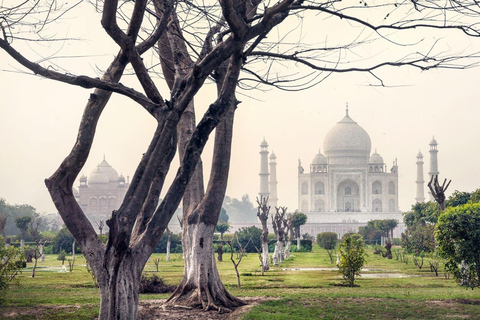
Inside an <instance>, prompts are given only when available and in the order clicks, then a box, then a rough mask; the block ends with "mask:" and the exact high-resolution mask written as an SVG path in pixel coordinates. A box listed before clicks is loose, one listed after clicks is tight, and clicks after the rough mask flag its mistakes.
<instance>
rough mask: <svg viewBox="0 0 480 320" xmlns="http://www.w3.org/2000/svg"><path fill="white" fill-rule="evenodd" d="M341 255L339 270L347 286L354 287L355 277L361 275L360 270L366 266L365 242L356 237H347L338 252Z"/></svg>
mask: <svg viewBox="0 0 480 320" xmlns="http://www.w3.org/2000/svg"><path fill="white" fill-rule="evenodd" d="M338 252H339V255H340V263H339V264H338V268H339V270H340V272H341V273H342V275H343V280H344V281H345V284H346V285H347V286H349V287H353V286H354V284H355V277H356V276H359V275H360V270H361V269H362V267H363V265H364V264H365V261H366V260H365V258H366V256H367V254H366V253H365V248H364V246H363V240H362V239H361V238H360V239H359V238H356V237H347V238H345V240H343V243H342V244H341V245H340V248H339V250H338Z"/></svg>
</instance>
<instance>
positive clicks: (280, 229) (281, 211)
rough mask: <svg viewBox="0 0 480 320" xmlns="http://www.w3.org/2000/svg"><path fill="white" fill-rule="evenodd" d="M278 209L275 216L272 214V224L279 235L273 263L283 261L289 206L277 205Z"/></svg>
mask: <svg viewBox="0 0 480 320" xmlns="http://www.w3.org/2000/svg"><path fill="white" fill-rule="evenodd" d="M275 210H276V211H277V212H276V213H275V216H272V226H273V231H274V232H275V235H276V236H277V243H276V244H275V252H274V253H273V264H274V265H278V264H279V263H282V262H283V259H284V252H283V241H284V237H285V229H286V227H287V226H286V223H285V222H286V221H285V213H286V212H287V207H275Z"/></svg>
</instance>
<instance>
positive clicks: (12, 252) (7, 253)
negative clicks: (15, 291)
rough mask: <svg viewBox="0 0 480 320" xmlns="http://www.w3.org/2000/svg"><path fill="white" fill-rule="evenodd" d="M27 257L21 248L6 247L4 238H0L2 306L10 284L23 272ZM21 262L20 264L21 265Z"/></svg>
mask: <svg viewBox="0 0 480 320" xmlns="http://www.w3.org/2000/svg"><path fill="white" fill-rule="evenodd" d="M24 260H25V257H24V256H23V254H22V250H21V249H20V248H16V247H14V246H9V247H8V248H7V247H6V246H5V244H4V242H3V237H2V236H0V304H2V302H3V297H4V296H5V293H6V291H7V289H8V286H9V283H10V282H12V281H15V277H16V276H17V274H18V273H19V272H21V269H22V264H23V261H24ZM19 262H20V263H19Z"/></svg>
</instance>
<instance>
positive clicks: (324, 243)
mask: <svg viewBox="0 0 480 320" xmlns="http://www.w3.org/2000/svg"><path fill="white" fill-rule="evenodd" d="M337 239H338V236H337V234H336V233H335V232H322V233H319V234H317V244H318V245H319V246H320V248H323V249H325V250H327V253H328V256H329V257H330V263H333V252H334V251H335V247H336V246H337Z"/></svg>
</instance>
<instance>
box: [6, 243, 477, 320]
mask: <svg viewBox="0 0 480 320" xmlns="http://www.w3.org/2000/svg"><path fill="white" fill-rule="evenodd" d="M368 252H369V256H368V258H367V265H366V266H365V269H366V271H365V272H363V273H362V274H363V276H362V277H361V278H359V279H358V280H357V284H358V286H357V287H353V288H349V287H344V286H342V285H341V282H342V281H341V280H342V279H341V276H340V275H339V274H338V272H337V271H335V270H329V269H330V268H332V267H334V265H332V264H330V261H329V259H328V255H327V254H326V252H325V251H324V250H321V249H319V248H318V247H314V250H313V252H308V253H293V254H292V257H291V258H289V259H288V260H286V261H285V262H284V263H283V264H282V265H281V266H279V267H273V268H272V269H271V270H270V271H268V272H267V273H266V274H265V276H263V277H262V276H261V273H260V266H259V260H258V256H257V255H256V254H250V255H248V256H247V257H246V258H244V260H242V263H241V264H240V267H239V269H240V273H241V282H242V287H241V288H238V287H237V285H236V284H237V280H236V275H235V271H234V269H233V265H232V263H231V261H229V260H228V259H229V256H228V254H225V255H224V260H226V261H224V262H220V263H218V268H219V270H220V274H221V277H222V280H223V282H224V284H225V285H226V287H227V288H228V290H229V291H230V292H231V293H232V294H234V295H236V296H239V297H246V296H265V297H270V298H271V300H269V301H265V302H263V303H262V304H260V305H259V306H256V307H254V308H252V309H251V310H250V312H249V313H248V314H246V315H245V316H244V317H243V319H289V320H293V319H313V318H322V319H479V318H480V290H478V289H477V290H470V289H469V290H466V289H465V288H461V287H459V286H458V285H456V284H455V283H454V281H453V280H452V279H446V278H445V276H444V274H443V266H441V267H440V270H441V271H442V272H441V273H440V274H439V276H438V277H435V275H434V274H433V273H432V272H430V268H429V266H428V263H427V262H426V261H425V263H424V266H423V268H422V269H418V268H417V267H416V266H414V265H413V263H412V262H411V259H410V261H409V264H408V265H407V264H405V263H403V262H401V261H398V260H396V259H395V258H394V259H392V260H387V259H385V258H382V257H380V256H378V255H374V254H373V253H372V252H373V251H372V250H368ZM157 257H159V258H160V259H161V262H160V265H159V273H158V274H159V275H160V276H161V277H162V278H163V279H164V280H165V281H166V282H167V283H169V284H178V283H179V282H180V279H181V276H182V271H183V260H182V258H181V255H180V254H173V259H172V261H169V262H167V261H165V255H162V254H155V255H154V256H152V258H151V259H150V261H149V262H148V264H147V265H146V267H145V272H146V273H155V272H156V267H155V264H154V263H153V258H157ZM65 264H66V265H67V269H68V264H67V262H65ZM61 267H62V266H61V261H58V260H56V255H50V256H47V258H46V260H45V261H44V262H39V267H38V268H37V272H36V276H35V278H32V277H31V265H30V264H29V265H28V266H27V269H24V271H23V272H22V274H21V275H20V276H19V280H20V285H19V286H12V287H11V288H10V290H9V291H8V294H7V296H6V298H5V303H4V305H2V306H0V318H1V319H93V318H95V317H96V316H97V315H98V303H99V290H98V289H97V288H95V286H94V283H93V280H92V277H91V276H90V274H89V273H88V272H87V270H86V265H85V260H84V258H83V257H82V256H79V255H77V257H76V261H75V267H74V269H73V272H60V271H61ZM302 268H311V269H313V270H302ZM322 268H323V269H322ZM167 297H168V294H162V295H153V294H142V295H140V299H161V298H167Z"/></svg>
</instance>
